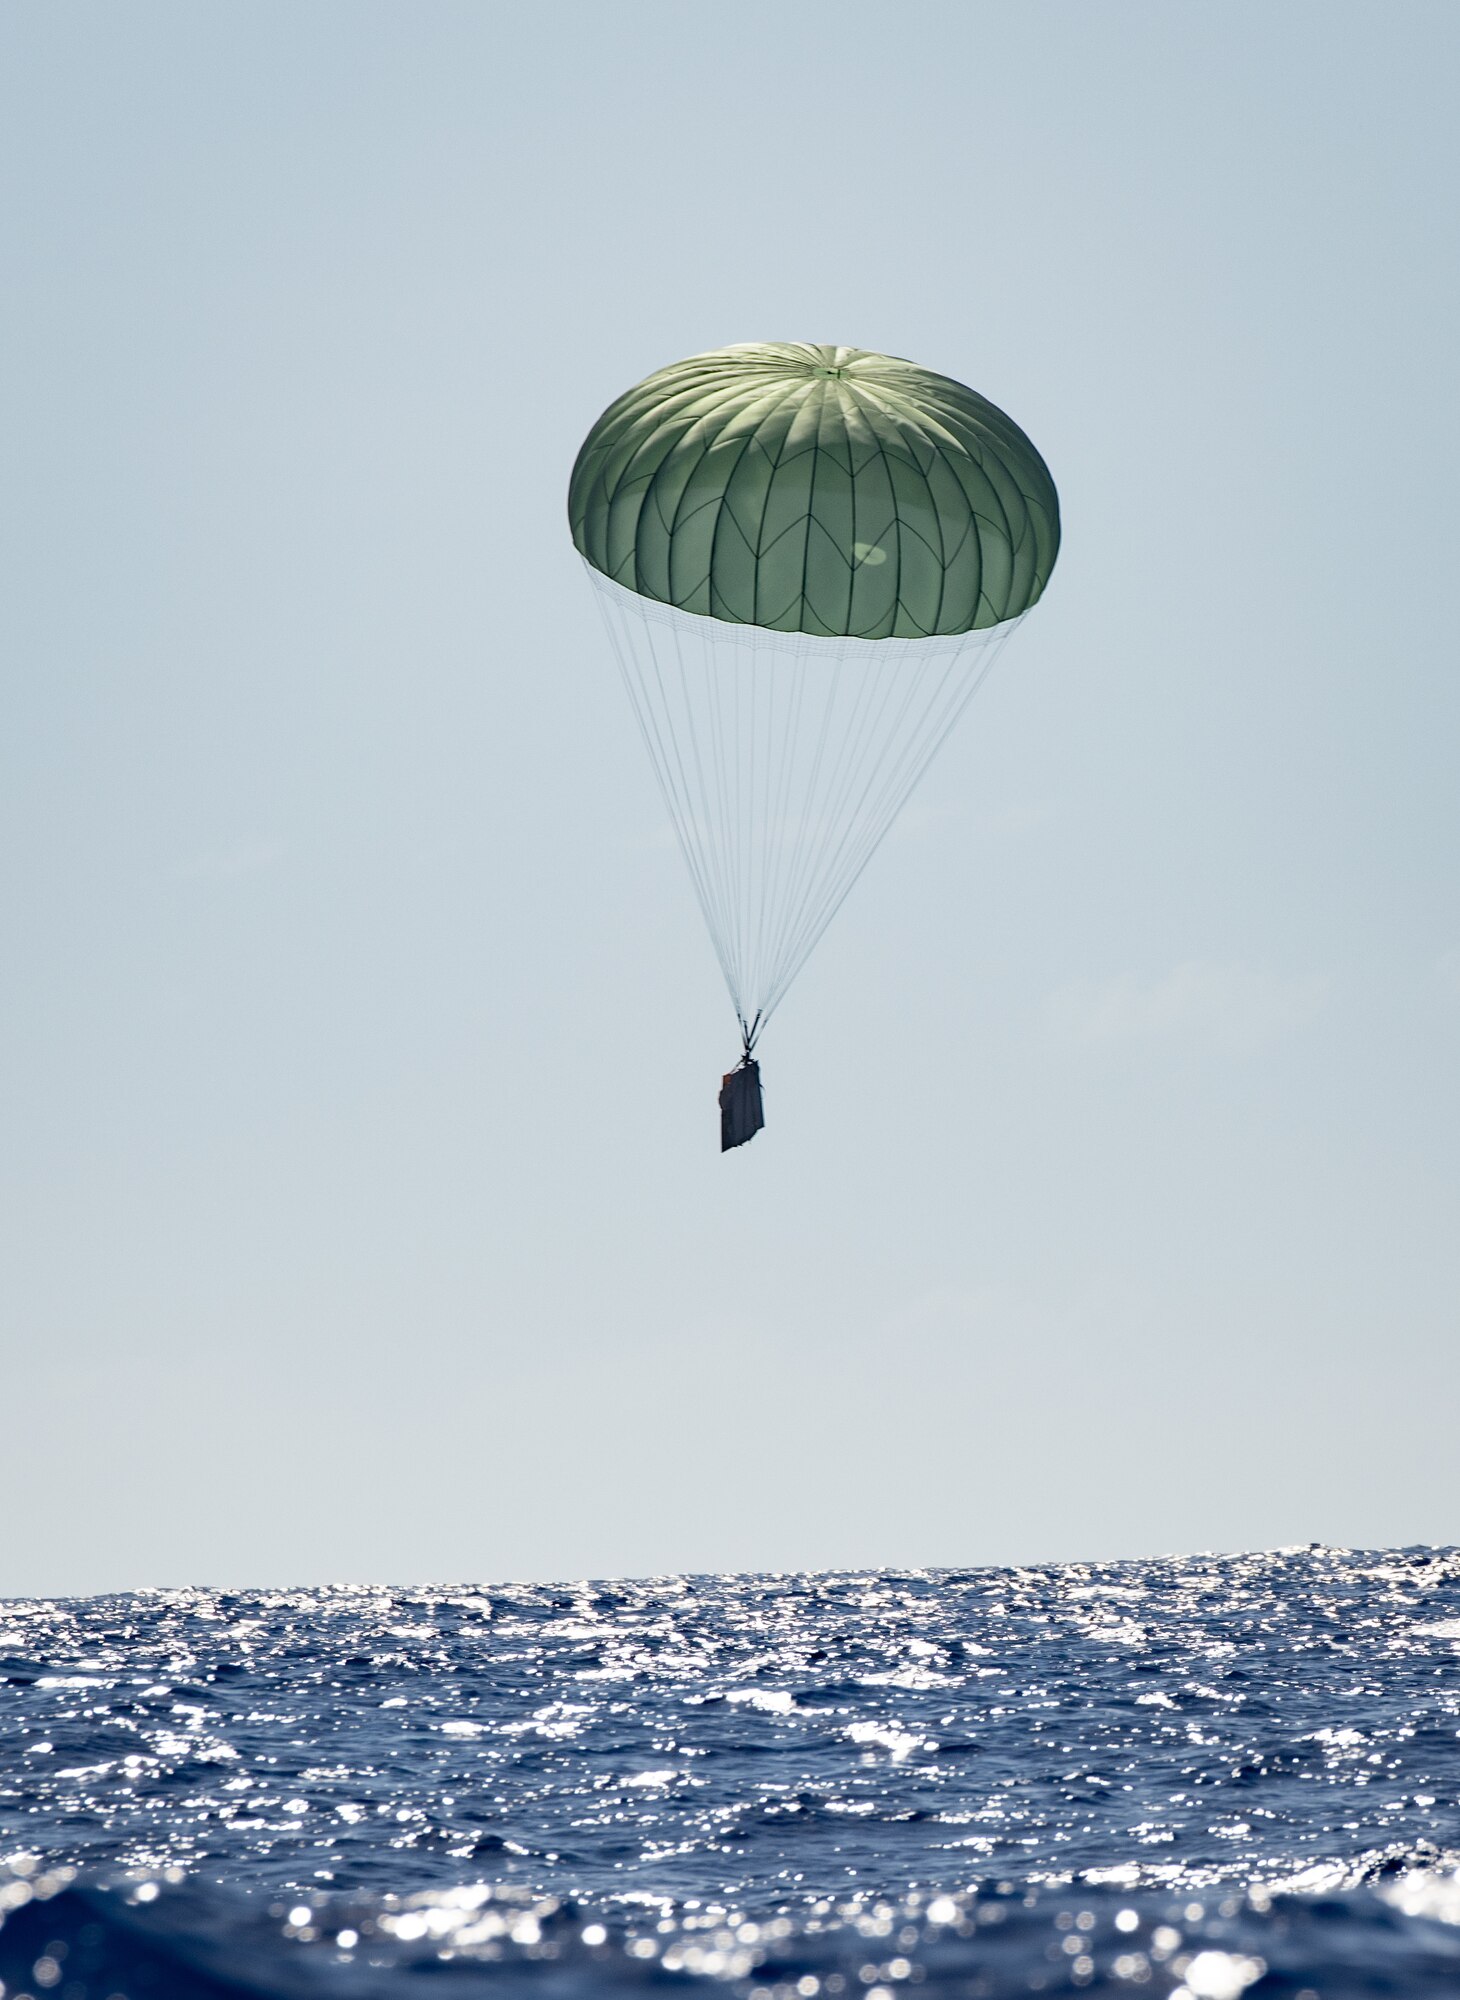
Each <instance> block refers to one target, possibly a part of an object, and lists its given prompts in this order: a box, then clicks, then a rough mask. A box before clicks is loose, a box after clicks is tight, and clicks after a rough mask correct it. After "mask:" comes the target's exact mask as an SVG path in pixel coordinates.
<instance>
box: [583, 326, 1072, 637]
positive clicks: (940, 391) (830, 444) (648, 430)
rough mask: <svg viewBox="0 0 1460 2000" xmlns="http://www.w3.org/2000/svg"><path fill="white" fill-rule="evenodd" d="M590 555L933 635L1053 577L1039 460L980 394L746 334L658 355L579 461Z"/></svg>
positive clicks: (726, 611) (711, 602)
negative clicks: (676, 354) (664, 359)
mask: <svg viewBox="0 0 1460 2000" xmlns="http://www.w3.org/2000/svg"><path fill="white" fill-rule="evenodd" d="M568 515H569V520H570V523H571V526H572V531H573V540H574V542H575V543H576V545H577V547H578V550H579V552H580V553H581V554H582V555H583V556H584V557H585V559H586V560H587V561H588V562H589V563H590V564H591V565H592V567H593V568H594V569H596V570H599V571H600V572H601V573H602V574H603V575H604V576H607V577H609V578H611V579H612V580H613V581H614V582H615V583H618V584H621V585H623V586H624V587H626V588H627V589H628V590H631V591H634V592H636V593H637V594H638V595H639V596H641V597H644V598H648V599H650V600H652V601H654V602H657V603H660V604H667V605H672V606H674V607H676V608H677V609H678V610H680V611H686V612H693V613H697V614H699V615H700V616H703V617H707V618H715V619H721V620H724V621H725V622H727V623H730V624H736V625H755V626H760V627H763V628H766V629H768V630H771V631H776V632H800V633H807V634H810V635H812V636H815V637H821V638H859V639H889V638H897V639H919V638H926V637H931V636H933V635H935V634H954V633H961V632H972V631H978V630H984V629H987V628H989V627H992V626H997V625H1001V624H1003V623H1005V622H1006V621H1007V620H1010V619H1014V618H1017V617H1019V616H1020V615H1021V614H1022V613H1023V612H1025V611H1027V610H1028V609H1029V607H1030V605H1032V604H1034V603H1035V602H1036V601H1037V600H1038V598H1039V596H1040V595H1041V593H1042V592H1043V590H1044V587H1045V585H1046V584H1047V583H1048V581H1049V576H1050V572H1051V570H1052V569H1053V567H1054V561H1055V556H1056V554H1057V553H1058V550H1059V534H1060V530H1059V501H1058V498H1057V496H1056V493H1055V488H1054V482H1053V480H1052V479H1051V478H1050V475H1049V471H1048V469H1047V467H1046V466H1045V463H1044V460H1043V459H1042V458H1041V457H1040V455H1039V453H1038V452H1037V451H1036V450H1035V448H1034V446H1033V445H1032V444H1031V443H1030V442H1029V439H1028V438H1027V437H1026V436H1025V435H1024V433H1023V431H1021V430H1020V429H1019V427H1018V425H1017V424H1016V423H1014V422H1013V421H1012V419H1011V418H1009V417H1006V416H1005V415H1004V413H1003V411H1002V410H999V409H997V408H996V407H995V406H994V405H993V404H992V403H990V402H988V401H986V400H985V399H984V397H982V396H979V395H977V394H975V392H974V391H973V390H972V389H967V388H965V387H964V386H963V385H962V384H961V383H959V382H954V381H952V380H950V379H949V378H948V377H947V376H946V375H936V374H934V373H932V372H931V371H930V370H929V369H926V368H919V367H917V366H915V365H914V363H912V362H910V361H900V360H898V359H896V358H895V357H894V356H892V355H887V354H872V353H869V352H867V351H866V350H864V349H862V348H859V347H827V346H816V345H812V344H809V343H804V342H799V341H766V342H749V343H746V344H744V345H742V346H736V347H722V348H719V349H717V350H716V351H715V352H713V353H710V354H697V355H694V356H692V357H691V358H690V359H689V360H687V361H680V362H677V363H676V364H675V365H674V366H673V367H670V368H661V369H660V370H659V371H658V372H657V373H656V374H653V375H650V376H649V377H647V379H646V380H645V381H643V382H641V383H640V384H639V385H638V387H637V388H634V389H630V390H629V391H628V393H627V394H626V395H623V396H620V397H619V399H618V401H617V402H616V403H613V404H611V405H610V406H609V408H608V409H607V410H605V411H604V413H603V415H602V416H601V417H600V418H599V419H598V422H597V423H596V424H595V425H594V426H593V429H592V430H591V431H590V432H589V434H588V437H587V439H586V440H585V442H584V445H583V448H582V450H581V451H580V452H579V454H578V460H577V464H576V465H575V466H574V468H573V478H572V484H571V487H570V490H569V496H568Z"/></svg>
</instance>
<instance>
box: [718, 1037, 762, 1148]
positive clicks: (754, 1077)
mask: <svg viewBox="0 0 1460 2000" xmlns="http://www.w3.org/2000/svg"><path fill="white" fill-rule="evenodd" d="M764 1123H765V1112H764V1110H763V1109H762V1107H761V1101H760V1064H759V1063H758V1062H756V1061H755V1060H754V1058H753V1057H751V1056H747V1057H746V1058H745V1060H744V1062H742V1063H740V1064H738V1065H737V1067H736V1068H734V1069H732V1070H731V1072H730V1074H729V1075H728V1076H727V1077H724V1078H722V1080H721V1083H720V1151H721V1152H722V1153H728V1152H729V1150H730V1148H731V1147H732V1146H743V1145H744V1144H745V1142H746V1140H747V1139H753V1138H754V1137H755V1135H756V1133H757V1132H758V1131H759V1130H760V1128H761V1126H762V1125H764Z"/></svg>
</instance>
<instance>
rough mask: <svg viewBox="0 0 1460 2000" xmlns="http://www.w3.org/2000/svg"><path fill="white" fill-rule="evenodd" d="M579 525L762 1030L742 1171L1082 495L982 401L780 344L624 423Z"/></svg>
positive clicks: (684, 385) (729, 354)
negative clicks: (857, 918)
mask: <svg viewBox="0 0 1460 2000" xmlns="http://www.w3.org/2000/svg"><path fill="white" fill-rule="evenodd" d="M568 517H569V523H570V526H571V528H572V534H573V541H574V544H575V545H576V547H577V549H578V552H579V554H580V555H581V556H582V558H583V560H584V564H585V567H586V569H587V573H588V576H589V579H590V581H591V583H592V584H593V587H594V590H595V593H596V595H597V597H598V601H599V604H600V607H601V609H602V611H603V615H604V620H605V623H606V625H607V628H608V634H609V638H610V640H611V642H612V646H613V651H614V654H615V656H616V658H617V661H618V665H619V669H620V672H621V673H622V675H623V679H624V684H625V687H626V688H627V690H628V694H629V699H630V701H631V703H632V705H633V710H634V714H635V717H636V719H637V721H638V725H639V729H640V732H641V734H642V736H643V738H644V743H645V746H646V748H647V750H648V752H649V756H650V759H651V761H652V763H653V766H654V770H655V772H656V774H657V777H658V780H659V786H660V790H661V792H662V794H663V798H664V803H665V806H666V808H667V810H668V812H669V816H670V819H671V821H672V822H673V825H674V830H675V833H676V835H677V837H678V840H679V845H680V848H681V850H682V852H683V855H684V859H685V862H686V865H687V867H688V869H689V874H690V879H691V881H692V883H693V885H694V891H695V895H696V897H697V898H698V901H699V905H700V909H701V912H702V913H703V916H704V919H705V923H706V926H707V928H708V930H709V933H710V937H711V940H712V942H713V944H714V948H715V952H716V956H717V957H718V959H719V962H720V969H721V971H722V973H723V974H724V977H725V983H726V986H727V987H728V989H729V993H730V999H731V1003H732V1004H733V1006H734V1008H735V1014H736V1019H737V1021H738V1022H739V1026H740V1038H741V1060H740V1067H739V1069H738V1070H734V1071H731V1073H730V1075H729V1076H727V1077H726V1078H725V1079H724V1083H723V1086H722V1089H721V1093H720V1106H721V1144H722V1149H724V1150H728V1149H730V1148H731V1147H733V1146H738V1145H741V1144H743V1143H744V1142H745V1141H746V1140H747V1139H749V1138H751V1137H752V1136H753V1135H754V1133H755V1132H756V1131H758V1130H760V1128H761V1126H762V1124H763V1122H764V1121H763V1114H762V1106H761V1089H760V1072H759V1067H758V1065H757V1063H756V1060H755V1050H756V1047H757V1044H758V1042H759V1039H760V1036H761V1034H762V1032H763V1031H764V1029H765V1026H766V1023H767V1022H768V1021H769V1020H770V1018H771V1015H772V1014H773V1013H774V1012H775V1010H776V1008H777V1007H778V1006H779V1005H780V1002H781V1000H782V999H783V998H784V996H785V993H786V990H787V988H788V987H789V986H790V984H791V981H792V980H793V979H794V978H795V976H796V974H797V973H798V972H799V971H800V969H801V967H802V966H803V965H804V964H805V962H806V959H807V957H808V956H809V955H810V953H811V951H812V949H813V947H814V946H815V944H816V942H817V940H818V939H819V938H820V936H821V934H822V932H823V931H824V930H825V929H826V926H827V925H828V924H829V923H830V921H831V919H832V917H833V916H834V915H835V914H836V912H837V910H838V909H839V908H840V906H841V904H842V902H843V900H844V899H845V897H846V895H847V893H848V891H849V890H850V889H851V887H852V885H853V883H854V882H855V881H856V880H857V877H858V876H859V875H860V874H861V872H862V870H863V869H864V868H865V867H866V865H867V863H868V861H869V860H870V859H871V857H872V855H873V853H874V852H875V851H876V848H877V846H878V844H879V843H880V842H881V840H882V838H883V836H884V835H885V834H886V832H887V830H888V828H889V827H890V826H891V824H892V822H893V820H894V819H895V818H896V817H897V814H898V812H899V811H900V810H901V808H902V807H903V805H904V804H905V803H906V802H907V799H908V797H909V795H910V794H911V792H912V790H913V788H914V786H915V785H916V784H917V782H918V780H919V779H920V778H921V776H922V775H923V773H924V771H925V770H926V769H927V767H928V765H929V763H930V762H931V760H932V758H933V755H934V753H935V752H936V751H937V749H938V747H939V745H940V744H941V743H942V742H943V741H944V739H945V738H946V736H947V735H948V733H949V731H950V730H951V729H952V727H953V725H954V723H955V722H956V721H957V720H958V717H959V715H960V714H961V713H962V712H963V710H964V708H965V707H966V706H967V704H968V702H969V700H970V699H971V697H972V695H973V693H974V691H975V689H976V688H977V687H978V685H979V683H980V682H981V681H982V680H983V678H984V676H985V674H987V672H988V671H989V668H990V667H991V666H992V665H993V662H994V659H995V657H996V656H997V654H998V652H999V651H1000V649H1001V648H1002V646H1003V644H1004V642H1005V641H1006V640H1007V638H1008V637H1009V635H1010V634H1011V633H1012V632H1013V631H1014V629H1015V628H1016V627H1017V625H1018V624H1019V623H1020V621H1021V620H1022V619H1023V617H1024V616H1025V614H1026V612H1028V610H1029V609H1030V607H1031V606H1032V605H1034V604H1035V603H1036V602H1037V601H1038V599H1039V597H1040V596H1041V594H1042V593H1043V591H1044V588H1045V585H1046V584H1047V583H1048V581H1049V576H1050V572H1051V570H1052V569H1053V567H1054V561H1055V557H1056V554H1057V553H1058V550H1059V535H1060V529H1059V501H1058V497H1057V495H1056V493H1055V488H1054V482H1053V480H1052V479H1051V478H1050V475H1049V472H1048V469H1047V468H1046V466H1045V463H1044V461H1043V459H1042V458H1041V457H1040V456H1039V453H1038V452H1037V451H1036V450H1035V448H1034V446H1033V445H1032V444H1031V443H1030V441H1029V439H1028V438H1027V437H1026V436H1025V435H1024V433H1023V432H1022V431H1021V430H1020V429H1019V427H1018V426H1017V425H1016V424H1015V423H1014V422H1013V421H1012V420H1011V419H1010V418H1009V417H1007V416H1005V415H1004V413H1003V412H1002V411H1001V410H999V409H996V408H995V406H994V405H993V404H992V403H990V402H987V401H986V400H985V399H984V398H983V397H982V396H979V395H977V394H975V392H974V391H973V390H972V389H967V388H965V387H964V386H963V385H962V384H961V383H959V382H954V381H952V380H950V379H949V378H948V377H947V376H943V375H936V374H933V373H931V372H930V371H929V370H927V369H924V368H919V367H917V366H915V365H914V364H913V363H912V362H910V361H901V360H898V359H897V358H896V357H894V356H892V355H887V354H874V353H870V352H868V351H866V350H864V349H862V348H857V347H828V346H815V345H809V344H803V343H800V342H763V343H749V344H746V345H742V346H737V347H724V348H719V349H717V350H716V351H715V352H713V353H710V354H698V355H694V356H692V357H691V358H690V359H689V360H687V361H681V362H678V363H676V364H675V365H674V366H673V367H669V368H662V369H660V370H659V371H658V372H657V373H656V374H653V375H650V376H649V377H648V378H647V379H646V380H645V381H643V382H641V383H640V384H639V385H638V386H637V387H636V388H633V389H630V390H629V391H628V392H627V394H625V395H623V396H620V397H619V399H618V401H617V402H615V403H613V404H611V405H610V406H609V408H608V409H607V410H605V411H604V413H603V415H602V416H601V417H600V418H599V419H598V422H597V423H596V424H595V425H594V426H593V428H592V430H591V431H590V432H589V434H588V436H587V438H586V440H585V441H584V444H583V447H582V449H581V451H580V452H579V454H578V459H577V463H576V465H575V466H574V468H573V477H572V482H571V486H570V488H569V496H568Z"/></svg>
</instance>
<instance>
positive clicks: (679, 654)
mask: <svg viewBox="0 0 1460 2000" xmlns="http://www.w3.org/2000/svg"><path fill="white" fill-rule="evenodd" d="M643 631H644V632H645V634H646V636H647V638H648V643H649V651H650V653H651V655H652V656H653V658H654V661H655V665H656V668H657V666H658V664H659V651H658V646H657V644H656V635H657V636H662V634H663V627H661V626H655V625H653V624H645V625H644V626H643ZM669 636H670V638H671V639H672V640H673V642H674V664H675V668H676V670H677V673H678V679H679V691H680V705H681V711H682V713H683V716H684V719H685V725H686V728H687V731H688V735H689V739H690V743H691V745H692V746H693V750H694V766H695V772H696V774H697V776H698V779H699V810H698V813H697V814H696V816H695V818H694V820H693V821H692V824H693V825H694V826H695V829H696V836H697V843H698V847H699V850H700V851H701V852H702V853H703V854H704V856H705V863H706V866H705V874H706V878H707V880H708V881H709V883H710V886H711V892H712V900H713V901H714V902H715V903H716V905H717V907H718V911H719V917H718V922H717V924H716V925H715V926H713V927H712V936H713V937H714V941H715V949H716V955H717V956H718V958H719V960H720V964H721V967H722V969H723V970H724V972H725V980H726V984H727V985H728V986H729V988H730V998H731V999H732V1000H733V1001H734V1003H735V1011H736V1013H737V1014H738V1013H739V1012H740V1008H741V1000H740V990H739V982H738V979H737V976H736V970H735V968H736V967H737V966H738V964H739V962H740V961H739V956H738V954H737V952H736V951H735V948H734V942H733V939H732V937H731V934H730V927H729V924H728V922H727V920H726V919H727V914H728V913H727V910H726V905H725V889H724V883H723V882H722V881H721V879H720V875H719V871H717V870H716V869H715V867H714V865H713V858H714V847H713V840H714V834H713V818H712V800H713V799H721V800H723V798H724V795H725V784H724V756H723V745H722V743H721V742H720V739H719V736H718V734H717V735H715V736H714V738H713V741H712V745H711V747H712V749H713V750H714V753H715V758H716V763H715V766H714V767H712V770H713V776H712V778H711V779H710V780H707V779H706V776H705V759H704V757H703V755H702V754H701V750H700V739H699V731H698V729H697V728H696V726H695V709H696V706H697V703H696V700H695V690H694V686H693V680H694V677H695V674H696V668H697V665H698V663H697V662H692V663H691V664H690V665H688V666H687V665H686V662H685V648H684V646H683V644H682V643H681V638H680V632H679V628H678V627H677V626H673V625H671V626H670V628H669ZM661 690H662V678H661ZM666 708H667V704H666ZM671 733H672V716H671Z"/></svg>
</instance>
